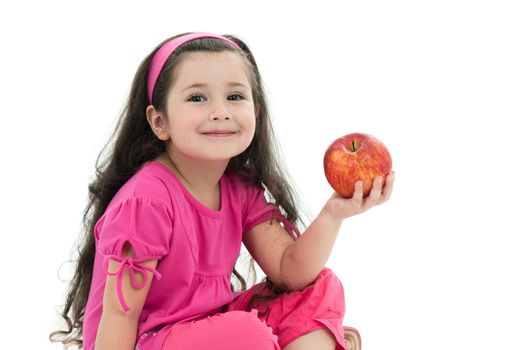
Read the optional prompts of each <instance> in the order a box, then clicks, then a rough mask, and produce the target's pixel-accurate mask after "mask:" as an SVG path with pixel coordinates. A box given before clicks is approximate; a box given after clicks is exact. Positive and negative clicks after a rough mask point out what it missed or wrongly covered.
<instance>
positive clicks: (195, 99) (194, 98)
mask: <svg viewBox="0 0 525 350" xmlns="http://www.w3.org/2000/svg"><path fill="white" fill-rule="evenodd" d="M200 98H204V96H202V95H193V96H190V98H189V99H188V101H190V102H202V101H201V100H200Z"/></svg>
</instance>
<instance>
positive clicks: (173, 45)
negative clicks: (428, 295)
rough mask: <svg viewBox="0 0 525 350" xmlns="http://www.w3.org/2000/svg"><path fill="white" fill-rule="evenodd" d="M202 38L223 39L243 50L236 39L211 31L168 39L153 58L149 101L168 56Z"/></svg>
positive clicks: (151, 99)
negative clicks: (190, 42) (182, 46)
mask: <svg viewBox="0 0 525 350" xmlns="http://www.w3.org/2000/svg"><path fill="white" fill-rule="evenodd" d="M200 38H215V39H221V40H224V41H226V42H228V43H230V44H231V45H233V46H235V47H236V48H238V49H239V50H242V49H241V48H240V47H239V45H237V44H236V43H235V42H234V41H232V40H230V39H228V38H226V37H224V36H222V35H217V34H210V33H191V34H186V35H183V36H179V37H177V38H175V39H173V40H170V41H168V42H167V43H165V44H164V45H162V46H161V48H160V49H158V50H157V52H156V53H155V55H154V56H153V58H152V59H151V63H150V68H149V74H148V91H147V92H148V98H149V103H152V102H153V89H154V88H155V84H156V83H157V79H158V78H159V74H160V71H161V70H162V67H164V64H165V63H166V60H167V59H168V57H170V55H171V54H172V53H173V51H175V50H176V49H177V48H178V47H179V46H181V45H183V44H185V43H187V42H188V41H192V40H195V39H200Z"/></svg>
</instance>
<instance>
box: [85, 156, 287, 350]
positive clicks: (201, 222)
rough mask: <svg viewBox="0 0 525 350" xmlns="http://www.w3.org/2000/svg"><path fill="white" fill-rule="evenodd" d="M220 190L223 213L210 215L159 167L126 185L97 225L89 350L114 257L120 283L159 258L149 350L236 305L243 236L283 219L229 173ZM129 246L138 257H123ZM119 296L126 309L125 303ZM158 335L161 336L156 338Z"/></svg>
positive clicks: (144, 342)
mask: <svg viewBox="0 0 525 350" xmlns="http://www.w3.org/2000/svg"><path fill="white" fill-rule="evenodd" d="M220 190H221V207H220V210H218V211H214V210H211V209H209V208H207V207H205V206H204V205H202V204H201V203H200V202H198V201H197V200H195V199H194V198H193V196H192V195H191V194H190V193H189V192H188V191H187V190H186V189H185V188H184V186H183V185H182V183H180V181H179V180H178V179H177V177H176V176H175V175H174V174H173V173H172V172H171V170H170V169H168V168H167V167H166V166H164V165H163V164H162V163H160V162H157V161H150V162H147V163H145V164H144V165H143V167H142V168H141V169H140V170H139V171H137V173H136V174H135V175H134V176H133V177H131V178H130V179H129V180H128V181H127V182H126V183H125V184H124V185H123V186H122V188H121V189H120V190H119V191H118V192H117V194H116V195H115V196H114V197H113V199H112V201H111V203H110V204H109V206H108V207H107V209H106V212H105V213H104V215H103V216H102V217H101V218H100V220H99V221H98V222H97V223H96V226H95V232H94V234H95V239H96V255H95V262H94V267H93V279H92V282H91V290H90V293H89V298H88V302H87V305H86V311H85V316H84V330H83V339H84V349H87V350H91V349H94V347H95V337H96V333H97V328H98V324H99V322H100V318H101V315H102V300H103V295H104V286H105V282H106V278H107V275H108V271H107V264H108V263H109V260H111V259H112V260H116V261H119V262H121V263H122V264H121V266H122V268H121V270H120V271H119V272H118V273H116V275H117V276H118V277H117V281H118V280H119V279H120V280H121V277H122V271H123V270H124V268H128V269H132V270H134V271H135V272H136V273H137V272H138V273H145V271H146V270H148V268H147V267H146V266H144V265H142V264H141V261H145V260H149V259H159V262H158V265H157V267H156V271H152V272H154V273H155V276H156V278H154V279H153V282H152V284H151V287H150V291H149V293H148V296H147V298H146V301H145V305H144V308H143V310H142V313H141V315H140V318H139V326H138V334H137V338H138V339H141V336H142V339H141V348H142V349H161V347H162V344H163V343H164V340H165V338H166V336H167V335H168V333H169V330H170V327H171V326H172V325H174V324H177V323H180V322H183V321H188V320H198V319H202V318H204V317H206V316H207V315H211V314H214V313H217V312H220V311H221V310H222V309H223V307H224V306H225V305H227V304H229V303H230V302H232V301H233V299H234V298H233V295H232V292H231V288H230V277H231V273H232V271H233V268H234V265H235V262H236V260H237V257H238V255H239V252H240V248H241V242H242V234H243V233H244V232H247V231H249V230H250V229H251V228H253V227H254V226H256V225H257V224H259V223H262V222H264V221H267V220H269V219H271V218H272V217H274V216H276V215H277V216H279V215H280V213H279V212H278V210H277V209H276V207H275V206H274V205H272V204H269V203H268V202H267V201H266V199H265V197H264V190H263V188H262V187H260V186H255V185H250V184H249V183H248V182H247V180H245V179H243V178H241V177H240V175H236V174H233V173H226V174H225V175H224V176H223V177H222V178H221V180H220ZM126 242H129V243H130V244H131V246H132V247H133V249H134V251H135V254H136V257H135V258H133V259H122V258H121V253H122V248H123V246H124V244H125V243H126ZM132 282H133V281H132ZM117 285H118V283H117ZM135 287H136V288H140V287H141V286H140V285H137V286H135ZM117 289H118V287H117ZM118 292H119V293H118V294H119V300H120V303H121V306H122V308H123V309H124V310H126V309H127V304H126V301H125V300H124V298H123V296H122V293H121V291H120V290H119V291H118ZM152 333H154V334H155V336H149V335H150V334H152Z"/></svg>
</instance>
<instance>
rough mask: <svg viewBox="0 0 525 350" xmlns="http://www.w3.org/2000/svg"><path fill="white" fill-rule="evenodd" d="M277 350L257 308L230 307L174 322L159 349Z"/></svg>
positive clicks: (273, 337) (278, 349)
mask: <svg viewBox="0 0 525 350" xmlns="http://www.w3.org/2000/svg"><path fill="white" fill-rule="evenodd" d="M211 349H228V350H246V349H250V350H280V347H279V344H278V343H277V336H275V335H274V334H272V330H271V328H269V327H268V326H267V325H266V324H265V323H264V321H262V320H260V319H259V318H258V317H257V311H256V310H253V311H252V312H245V311H231V312H227V313H220V314H215V315H213V316H208V317H207V318H205V319H202V320H198V321H188V322H183V323H179V324H176V325H174V326H173V328H172V329H171V331H170V334H169V335H168V337H167V338H166V341H165V342H164V346H163V347H162V350H211Z"/></svg>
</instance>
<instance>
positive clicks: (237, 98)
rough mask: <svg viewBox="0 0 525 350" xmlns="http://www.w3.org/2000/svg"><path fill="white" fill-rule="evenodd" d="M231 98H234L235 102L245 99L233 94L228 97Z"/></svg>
mask: <svg viewBox="0 0 525 350" xmlns="http://www.w3.org/2000/svg"><path fill="white" fill-rule="evenodd" d="M230 97H234V98H233V100H234V101H240V100H242V99H243V98H244V97H243V96H242V95H240V94H233V95H230V96H228V98H230Z"/></svg>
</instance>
